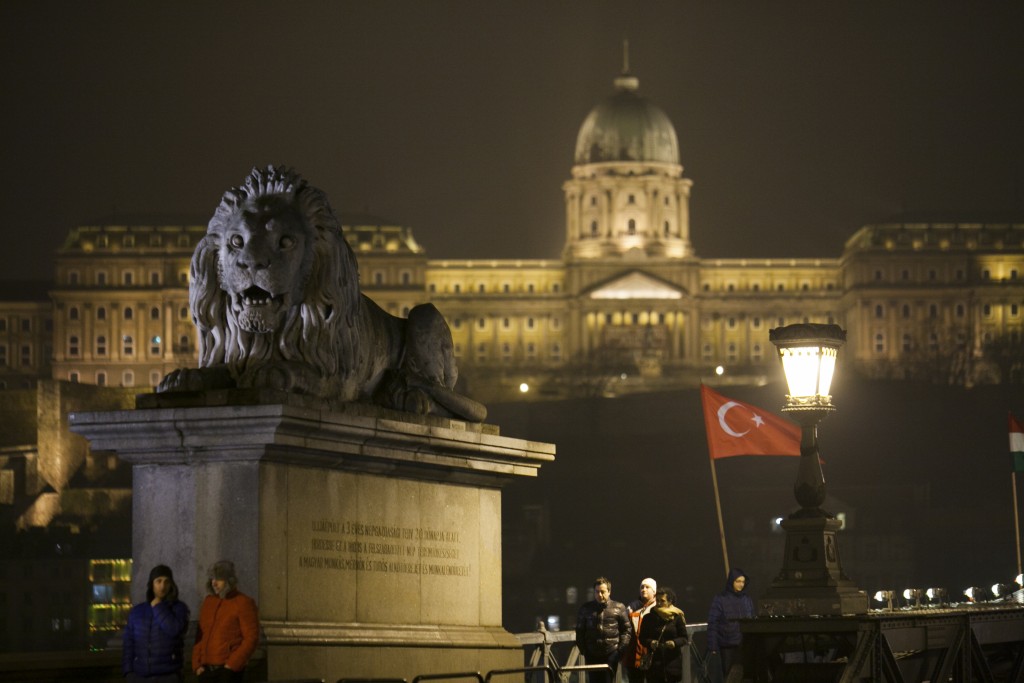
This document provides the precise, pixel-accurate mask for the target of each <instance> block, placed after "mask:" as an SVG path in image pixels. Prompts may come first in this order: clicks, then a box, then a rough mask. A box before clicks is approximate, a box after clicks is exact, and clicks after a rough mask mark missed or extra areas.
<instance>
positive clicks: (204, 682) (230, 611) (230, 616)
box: [192, 560, 260, 683]
mask: <svg viewBox="0 0 1024 683" xmlns="http://www.w3.org/2000/svg"><path fill="white" fill-rule="evenodd" d="M209 576H210V581H209V583H208V584H207V590H208V591H209V592H210V594H209V595H207V596H206V599H205V600H203V606H202V609H200V610H199V626H198V628H197V629H196V644H195V646H194V647H193V648H192V669H193V671H195V673H196V676H197V677H198V678H199V681H200V683H213V682H220V681H224V682H225V683H227V682H230V683H241V681H243V680H244V679H245V665H246V664H247V663H248V662H249V658H250V657H252V653H253V652H255V651H256V646H257V645H258V644H259V639H260V619H259V613H258V611H257V609H256V602H255V601H254V600H253V599H252V598H250V597H249V596H248V595H245V594H244V593H240V592H239V591H238V577H237V576H236V575H235V565H234V563H232V562H229V561H227V560H221V561H219V562H216V563H215V564H214V565H213V566H212V567H211V568H210V575H209Z"/></svg>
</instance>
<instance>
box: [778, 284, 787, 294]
mask: <svg viewBox="0 0 1024 683" xmlns="http://www.w3.org/2000/svg"><path fill="white" fill-rule="evenodd" d="M776 289H777V290H779V291H780V292H784V291H786V285H785V284H784V283H782V282H780V283H779V286H778V287H776Z"/></svg>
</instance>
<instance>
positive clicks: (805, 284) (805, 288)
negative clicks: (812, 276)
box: [800, 282, 811, 292]
mask: <svg viewBox="0 0 1024 683" xmlns="http://www.w3.org/2000/svg"><path fill="white" fill-rule="evenodd" d="M800 289H801V291H804V292H806V291H809V290H810V289H811V286H810V285H809V284H807V283H806V282H804V283H801V285H800Z"/></svg>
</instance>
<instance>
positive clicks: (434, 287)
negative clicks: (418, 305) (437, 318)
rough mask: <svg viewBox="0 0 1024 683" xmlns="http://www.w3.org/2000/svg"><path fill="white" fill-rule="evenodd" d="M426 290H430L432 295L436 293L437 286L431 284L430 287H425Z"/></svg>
mask: <svg viewBox="0 0 1024 683" xmlns="http://www.w3.org/2000/svg"><path fill="white" fill-rule="evenodd" d="M427 289H428V290H430V293H431V294H433V293H435V292H436V291H437V285H435V284H434V283H433V282H431V283H430V286H429V287H427Z"/></svg>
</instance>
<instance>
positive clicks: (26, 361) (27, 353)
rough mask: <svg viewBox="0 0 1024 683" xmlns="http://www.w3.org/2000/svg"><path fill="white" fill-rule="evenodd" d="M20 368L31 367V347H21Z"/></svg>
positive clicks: (25, 345)
mask: <svg viewBox="0 0 1024 683" xmlns="http://www.w3.org/2000/svg"><path fill="white" fill-rule="evenodd" d="M21 367H23V368H30V367H32V347H31V346H29V345H28V344H22V345H21Z"/></svg>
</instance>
